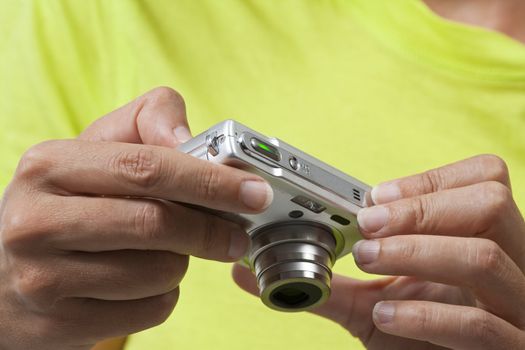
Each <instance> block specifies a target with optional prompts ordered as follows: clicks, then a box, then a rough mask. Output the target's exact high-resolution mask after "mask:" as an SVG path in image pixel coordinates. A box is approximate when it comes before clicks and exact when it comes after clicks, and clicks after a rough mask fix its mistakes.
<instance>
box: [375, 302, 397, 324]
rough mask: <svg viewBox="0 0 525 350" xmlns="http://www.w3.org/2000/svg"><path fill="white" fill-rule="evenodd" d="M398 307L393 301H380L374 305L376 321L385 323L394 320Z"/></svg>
mask: <svg viewBox="0 0 525 350" xmlns="http://www.w3.org/2000/svg"><path fill="white" fill-rule="evenodd" d="M395 312H396V307H395V306H394V304H392V303H388V302H385V301H380V302H379V303H377V304H376V305H375V306H374V311H373V317H374V321H375V323H379V324H385V323H389V322H392V320H393V319H394V313H395Z"/></svg>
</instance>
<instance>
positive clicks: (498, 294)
mask: <svg viewBox="0 0 525 350" xmlns="http://www.w3.org/2000/svg"><path fill="white" fill-rule="evenodd" d="M353 249H354V250H353V255H354V257H355V259H356V262H357V264H358V266H359V267H360V268H361V269H362V270H364V271H366V272H370V273H376V274H383V275H406V276H415V277H417V278H419V279H422V280H430V281H434V282H439V283H445V284H451V285H456V286H460V287H468V288H470V289H471V290H472V291H473V292H474V294H475V295H476V296H477V297H478V299H479V300H480V301H481V302H482V303H483V304H484V305H485V306H486V307H487V308H489V309H490V310H492V311H493V313H495V314H497V315H499V316H501V317H503V318H504V319H506V320H509V321H510V322H512V323H514V324H516V325H522V324H525V276H524V275H523V273H522V272H521V270H520V269H519V268H518V266H516V264H515V263H514V262H513V261H512V260H511V259H510V258H509V257H508V256H507V254H505V253H504V252H503V250H501V248H500V247H499V246H498V245H497V244H496V243H494V242H493V241H490V240H488V239H482V238H457V237H439V236H421V235H410V236H397V237H389V238H383V239H378V240H370V241H359V242H358V243H356V244H355V245H354V248H353Z"/></svg>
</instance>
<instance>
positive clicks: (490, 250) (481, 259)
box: [470, 239, 505, 278]
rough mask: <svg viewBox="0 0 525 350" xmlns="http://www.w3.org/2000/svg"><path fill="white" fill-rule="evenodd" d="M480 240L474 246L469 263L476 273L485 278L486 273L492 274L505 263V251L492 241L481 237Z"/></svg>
mask: <svg viewBox="0 0 525 350" xmlns="http://www.w3.org/2000/svg"><path fill="white" fill-rule="evenodd" d="M482 242H483V243H482V244H478V245H477V247H476V248H474V249H475V251H474V253H473V254H471V256H472V257H473V258H472V259H470V265H471V268H472V270H473V271H475V273H476V274H478V275H482V276H484V277H485V278H486V276H487V275H494V274H497V273H498V272H499V271H501V269H502V267H503V266H504V263H505V253H504V252H503V250H502V249H501V248H500V247H499V245H498V244H497V243H496V242H494V241H491V240H488V239H483V240H482Z"/></svg>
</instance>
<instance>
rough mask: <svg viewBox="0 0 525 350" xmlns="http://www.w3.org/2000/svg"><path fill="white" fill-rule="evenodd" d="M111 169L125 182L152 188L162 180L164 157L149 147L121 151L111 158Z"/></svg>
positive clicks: (147, 188)
mask: <svg viewBox="0 0 525 350" xmlns="http://www.w3.org/2000/svg"><path fill="white" fill-rule="evenodd" d="M110 169H112V170H113V171H114V172H115V174H116V175H117V177H118V178H120V179H123V180H124V181H125V182H127V183H129V184H131V185H133V186H138V187H141V188H144V189H146V190H152V189H155V188H156V187H157V186H158V185H159V183H160V181H161V180H162V176H161V173H162V157H161V156H160V155H159V154H157V153H156V152H154V151H153V150H151V149H147V148H140V149H138V150H136V151H127V152H126V151H125V152H120V153H118V154H117V155H115V156H114V157H112V158H111V159H110Z"/></svg>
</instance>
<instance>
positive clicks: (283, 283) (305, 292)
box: [249, 221, 335, 311]
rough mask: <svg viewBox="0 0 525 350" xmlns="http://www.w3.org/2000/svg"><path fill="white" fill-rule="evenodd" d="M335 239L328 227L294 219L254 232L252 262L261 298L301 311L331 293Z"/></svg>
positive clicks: (278, 307)
mask: <svg viewBox="0 0 525 350" xmlns="http://www.w3.org/2000/svg"><path fill="white" fill-rule="evenodd" d="M334 249H335V239H334V236H333V235H332V233H331V231H330V229H329V228H328V227H326V226H323V225H320V224H317V223H313V222H308V221H293V222H286V223H280V224H274V225H270V226H268V227H263V228H261V229H259V230H258V231H257V232H255V233H254V234H253V235H252V249H251V251H250V254H249V260H250V264H251V265H252V266H253V269H254V271H255V274H256V277H257V284H258V286H259V291H260V295H261V300H262V301H263V303H265V304H266V305H267V306H268V307H270V308H272V309H275V310H280V311H302V310H308V309H310V308H313V307H315V306H317V305H320V304H322V303H323V302H324V301H325V300H326V299H327V298H328V296H329V295H330V280H331V277H332V272H331V268H332V266H333V263H334V261H335V256H334Z"/></svg>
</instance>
